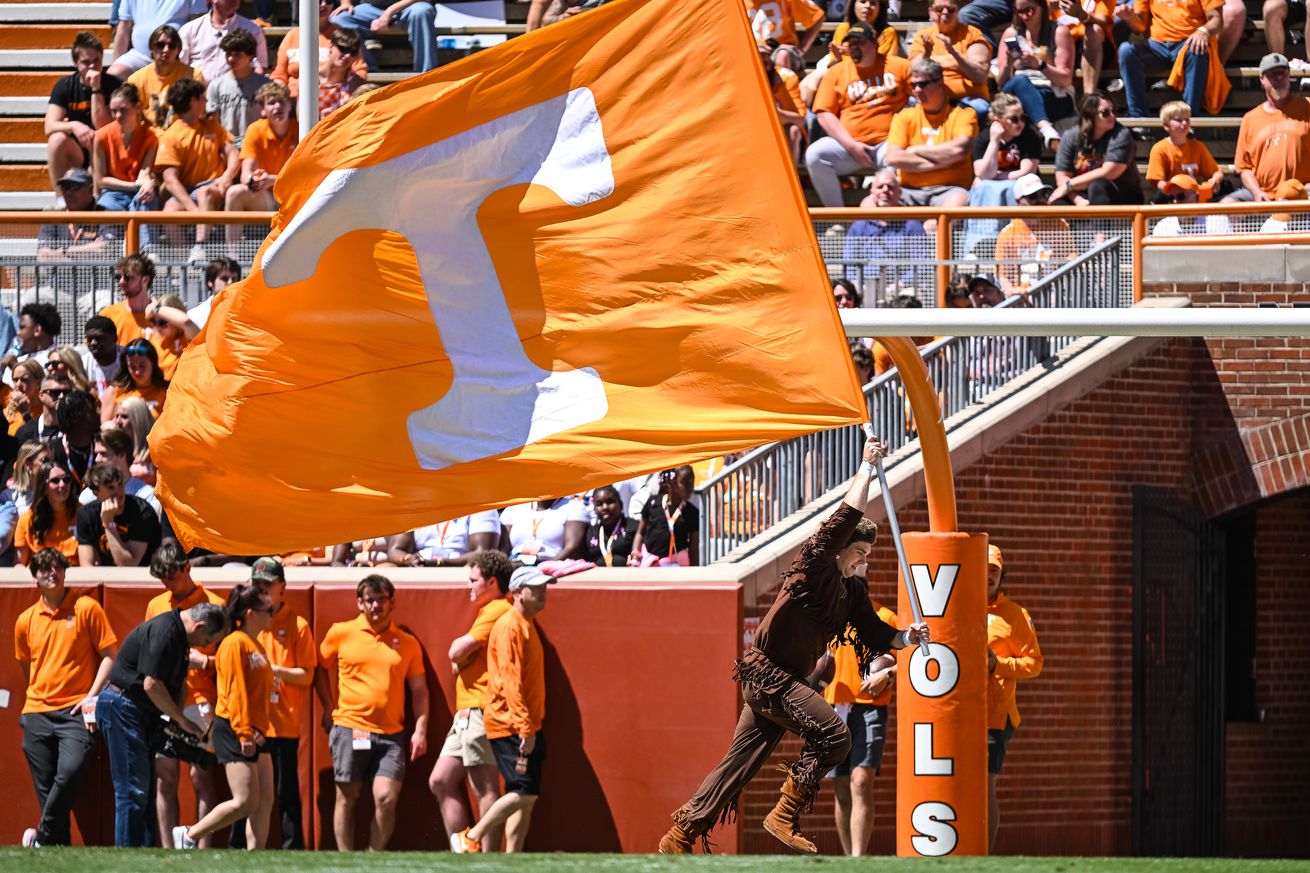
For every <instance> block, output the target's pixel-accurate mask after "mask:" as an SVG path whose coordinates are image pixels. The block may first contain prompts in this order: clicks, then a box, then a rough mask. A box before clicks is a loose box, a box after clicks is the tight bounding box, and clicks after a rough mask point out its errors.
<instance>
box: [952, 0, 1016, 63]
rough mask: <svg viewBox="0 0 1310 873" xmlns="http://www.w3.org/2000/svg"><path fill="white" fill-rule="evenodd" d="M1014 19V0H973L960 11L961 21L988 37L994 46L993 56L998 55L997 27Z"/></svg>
mask: <svg viewBox="0 0 1310 873" xmlns="http://www.w3.org/2000/svg"><path fill="white" fill-rule="evenodd" d="M1013 18H1014V2H1013V0H973V2H972V3H969V4H966V5H965V6H964V8H963V9H961V10H960V20H961V21H963V22H964V23H965V24H972V25H973V26H974V27H976V28H978V29H979V30H981V31H982V32H983V36H985V37H987V41H988V42H989V43H991V45H992V53H993V54H995V53H996V37H995V35H994V34H993V31H994V30H995V29H996V28H997V27H1003V26H1005V25H1007V24H1009V23H1010V21H1011V19H1013Z"/></svg>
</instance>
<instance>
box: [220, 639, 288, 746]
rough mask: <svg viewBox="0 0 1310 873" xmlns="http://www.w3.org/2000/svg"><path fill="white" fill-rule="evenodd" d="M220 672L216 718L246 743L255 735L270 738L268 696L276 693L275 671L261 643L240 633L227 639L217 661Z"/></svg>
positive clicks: (222, 644) (221, 645)
mask: <svg viewBox="0 0 1310 873" xmlns="http://www.w3.org/2000/svg"><path fill="white" fill-rule="evenodd" d="M214 666H215V668H217V670H218V703H217V704H215V705H214V715H216V716H218V717H219V718H225V719H227V720H228V721H229V722H231V724H232V733H234V734H236V735H237V739H238V740H241V741H242V742H246V741H251V740H254V738H255V732H256V731H258V732H259V733H261V734H263V735H264V736H268V730H269V726H268V695H269V693H270V692H271V691H272V690H273V668H272V666H270V665H269V663H268V656H267V655H265V654H264V647H263V646H261V645H260V644H259V640H257V639H255V638H254V637H252V636H251V635H250V634H248V633H246V632H245V631H241V630H236V631H233V632H232V633H230V634H228V635H227V636H225V637H223V642H222V643H220V644H219V646H218V655H217V657H215V659H214Z"/></svg>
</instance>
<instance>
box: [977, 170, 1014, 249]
mask: <svg viewBox="0 0 1310 873" xmlns="http://www.w3.org/2000/svg"><path fill="white" fill-rule="evenodd" d="M1014 182H1015V180H1014V179H974V180H973V186H972V187H970V188H969V205H970V206H1013V205H1014ZM1007 223H1008V222H1007V221H1006V220H1005V219H1000V218H970V219H969V220H968V221H966V222H965V223H964V253H965V254H966V255H977V256H979V257H991V252H990V251H981V252H975V251H974V248H976V247H977V245H978V244H979V243H980V242H983V241H984V240H986V241H988V242H990V243H991V244H992V245H993V246H995V244H996V235H997V234H999V233H1000V232H1001V227H1002V225H1005V224H1007Z"/></svg>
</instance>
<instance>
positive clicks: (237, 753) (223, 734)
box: [209, 716, 267, 764]
mask: <svg viewBox="0 0 1310 873" xmlns="http://www.w3.org/2000/svg"><path fill="white" fill-rule="evenodd" d="M209 741H210V742H211V743H213V744H214V755H215V757H217V758H218V763H220V764H235V763H237V762H238V761H248V762H252V763H253V762H254V761H255V760H256V759H257V758H258V757H259V756H260V755H261V754H264V753H266V752H267V749H264V748H261V747H256V749H255V754H253V755H243V754H241V741H240V740H238V739H237V735H236V732H235V731H234V730H232V722H230V721H228V720H227V719H225V718H222V717H220V716H214V723H213V724H212V725H211V726H210V728H209Z"/></svg>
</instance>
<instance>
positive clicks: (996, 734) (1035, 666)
mask: <svg viewBox="0 0 1310 873" xmlns="http://www.w3.org/2000/svg"><path fill="white" fill-rule="evenodd" d="M1004 581H1005V558H1004V556H1003V555H1002V554H1001V550H1000V548H998V547H997V546H988V547H987V673H988V679H987V810H988V812H987V824H988V826H989V827H990V832H989V834H988V837H987V850H988V851H989V852H990V851H992V850H993V849H994V848H995V847H996V831H997V828H999V827H1000V823H1001V809H1000V806H999V805H998V804H997V802H996V782H997V780H998V779H1000V776H1001V767H1002V766H1003V765H1004V764H1005V750H1006V747H1007V746H1008V745H1009V743H1010V738H1011V737H1012V736H1014V729H1015V728H1017V727H1018V726H1019V707H1018V706H1016V705H1015V694H1014V691H1015V684H1016V683H1017V682H1019V681H1020V680H1024V679H1036V678H1037V676H1038V674H1040V673H1041V672H1042V649H1041V646H1039V645H1038V644H1037V631H1036V629H1035V628H1034V627H1033V621H1032V619H1031V618H1030V617H1029V616H1028V610H1026V609H1024V608H1023V607H1022V606H1020V605H1019V604H1017V603H1015V602H1014V601H1013V600H1011V599H1009V598H1008V597H1006V596H1005V593H1004V592H1002V591H1001V584H1002V583H1003V582H1004Z"/></svg>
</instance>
